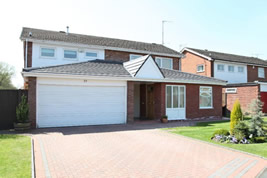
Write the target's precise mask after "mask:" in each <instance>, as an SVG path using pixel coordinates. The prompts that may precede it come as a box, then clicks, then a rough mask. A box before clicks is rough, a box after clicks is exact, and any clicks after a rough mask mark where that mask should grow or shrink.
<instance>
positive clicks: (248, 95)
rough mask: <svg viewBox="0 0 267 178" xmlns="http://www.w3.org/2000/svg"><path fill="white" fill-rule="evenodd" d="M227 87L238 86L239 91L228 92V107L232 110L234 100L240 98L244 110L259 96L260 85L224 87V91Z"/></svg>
mask: <svg viewBox="0 0 267 178" xmlns="http://www.w3.org/2000/svg"><path fill="white" fill-rule="evenodd" d="M226 88H237V93H227V94H226V108H227V111H228V112H230V111H231V110H232V108H233V105H234V102H235V101H236V100H237V99H238V100H239V102H240V105H241V109H242V110H243V112H245V111H248V109H249V104H250V103H251V101H252V100H253V99H257V98H258V96H259V85H254V86H237V87H224V88H223V93H225V89H226Z"/></svg>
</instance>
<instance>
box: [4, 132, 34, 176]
mask: <svg viewBox="0 0 267 178" xmlns="http://www.w3.org/2000/svg"><path fill="white" fill-rule="evenodd" d="M0 177H1V178H16V177H23V178H24V177H25V178H27V177H29V178H30V177H31V139H30V137H26V136H20V135H0Z"/></svg>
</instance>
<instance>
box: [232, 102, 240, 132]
mask: <svg viewBox="0 0 267 178" xmlns="http://www.w3.org/2000/svg"><path fill="white" fill-rule="evenodd" d="M242 117H243V115H242V110H241V106H240V103H239V101H238V100H236V101H235V103H234V106H233V109H232V112H231V117H230V133H231V134H233V131H234V128H235V125H236V124H238V122H239V121H240V120H241V119H242Z"/></svg>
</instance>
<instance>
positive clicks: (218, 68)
mask: <svg viewBox="0 0 267 178" xmlns="http://www.w3.org/2000/svg"><path fill="white" fill-rule="evenodd" d="M219 66H223V70H219ZM217 71H218V72H224V64H217Z"/></svg>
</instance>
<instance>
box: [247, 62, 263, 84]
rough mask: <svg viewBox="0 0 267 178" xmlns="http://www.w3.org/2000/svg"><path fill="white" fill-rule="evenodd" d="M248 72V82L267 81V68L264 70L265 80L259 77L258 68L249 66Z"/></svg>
mask: <svg viewBox="0 0 267 178" xmlns="http://www.w3.org/2000/svg"><path fill="white" fill-rule="evenodd" d="M247 72H248V82H254V81H267V68H266V67H265V68H264V74H265V78H259V77H258V67H257V66H254V67H253V66H252V65H248V66H247Z"/></svg>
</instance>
